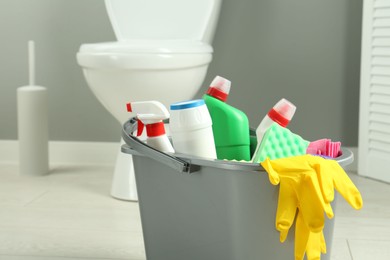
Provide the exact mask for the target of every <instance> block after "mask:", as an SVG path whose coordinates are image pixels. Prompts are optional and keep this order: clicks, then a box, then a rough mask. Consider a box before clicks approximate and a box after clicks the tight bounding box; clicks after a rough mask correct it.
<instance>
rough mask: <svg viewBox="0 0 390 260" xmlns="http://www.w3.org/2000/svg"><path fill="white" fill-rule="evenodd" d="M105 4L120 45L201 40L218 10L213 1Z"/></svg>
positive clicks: (120, 0)
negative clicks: (141, 40)
mask: <svg viewBox="0 0 390 260" xmlns="http://www.w3.org/2000/svg"><path fill="white" fill-rule="evenodd" d="M105 4H106V9H107V12H108V16H109V18H110V21H111V25H112V27H113V29H114V32H115V35H116V37H117V39H118V40H119V41H126V40H132V39H154V40H158V39H160V40H161V39H191V40H201V39H203V36H204V34H205V33H206V31H207V29H208V25H209V21H210V19H211V16H212V13H213V8H215V2H214V1H212V0H164V1H162V0H105Z"/></svg>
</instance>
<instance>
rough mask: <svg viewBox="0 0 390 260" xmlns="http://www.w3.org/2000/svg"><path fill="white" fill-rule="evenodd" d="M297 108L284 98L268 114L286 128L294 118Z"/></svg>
mask: <svg viewBox="0 0 390 260" xmlns="http://www.w3.org/2000/svg"><path fill="white" fill-rule="evenodd" d="M295 110H296V106H295V105H294V104H293V103H291V102H290V101H288V100H287V99H284V98H282V99H281V100H279V102H278V103H276V105H275V106H274V107H273V108H272V109H271V110H270V111H269V112H268V116H269V117H270V118H271V119H272V120H273V121H275V122H277V123H278V124H279V125H281V126H283V127H286V126H287V125H288V123H289V122H290V121H291V119H292V117H293V116H294V113H295Z"/></svg>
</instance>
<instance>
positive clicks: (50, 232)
mask: <svg viewBox="0 0 390 260" xmlns="http://www.w3.org/2000/svg"><path fill="white" fill-rule="evenodd" d="M112 171H113V167H111V166H101V165H100V166H94V165H58V166H56V167H54V168H53V171H52V173H51V174H50V175H48V176H45V177H35V178H32V177H21V176H19V175H18V168H17V165H14V164H1V163H0V259H10V260H15V259H18V260H19V259H27V260H38V259H44V260H45V259H53V260H65V259H67V260H69V259H139V260H141V259H145V253H144V249H143V241H142V230H141V227H140V217H139V211H138V204H137V203H132V202H124V201H119V200H116V199H113V198H111V197H110V196H109V190H110V186H111V178H112ZM351 178H352V179H353V181H354V182H355V184H356V185H357V186H358V188H359V189H360V191H361V193H362V195H363V199H364V208H363V210H361V211H355V210H353V209H352V208H350V207H349V205H348V204H346V202H344V201H343V199H342V198H341V196H339V202H338V207H337V212H336V224H335V231H334V242H333V246H332V259H340V260H366V259H370V260H375V259H378V260H385V259H390V185H388V184H383V183H380V182H377V181H373V180H369V179H365V178H361V177H359V176H357V175H354V174H351Z"/></svg>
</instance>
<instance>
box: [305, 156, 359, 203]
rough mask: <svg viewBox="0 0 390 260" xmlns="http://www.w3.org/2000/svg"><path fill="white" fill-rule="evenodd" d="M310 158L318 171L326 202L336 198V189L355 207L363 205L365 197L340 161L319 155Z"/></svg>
mask: <svg viewBox="0 0 390 260" xmlns="http://www.w3.org/2000/svg"><path fill="white" fill-rule="evenodd" d="M308 159H309V161H310V164H311V165H312V167H313V168H314V169H315V170H316V172H317V176H318V181H319V183H320V187H321V191H322V194H323V197H324V200H325V202H327V203H329V202H332V201H333V200H334V190H335V189H336V190H337V191H338V192H339V193H340V194H341V196H343V198H344V199H345V200H346V201H347V202H348V203H349V204H350V205H351V206H352V207H353V208H354V209H361V208H362V207H363V199H362V196H361V195H360V192H359V190H358V189H357V188H356V186H355V184H353V182H352V181H351V179H350V178H349V177H348V175H347V174H346V173H345V171H344V169H343V168H342V167H341V166H340V164H338V162H336V161H334V160H326V159H324V158H321V157H319V156H308Z"/></svg>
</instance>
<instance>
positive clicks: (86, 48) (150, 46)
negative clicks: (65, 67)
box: [79, 40, 213, 54]
mask: <svg viewBox="0 0 390 260" xmlns="http://www.w3.org/2000/svg"><path fill="white" fill-rule="evenodd" d="M79 52H80V53H91V54H93V53H121V54H125V53H150V54H153V53H159V54H164V53H166V54H169V53H188V54H190V53H212V52H213V48H212V47H211V46H210V45H209V44H206V43H204V42H200V41H189V40H164V41H162V40H159V41H150V40H149V41H147V40H132V41H121V42H103V43H93V44H83V45H81V47H80V50H79Z"/></svg>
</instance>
